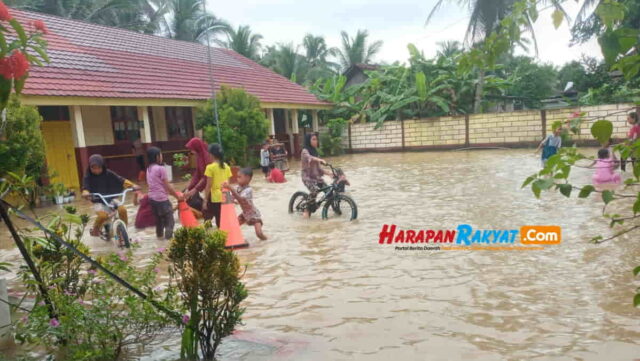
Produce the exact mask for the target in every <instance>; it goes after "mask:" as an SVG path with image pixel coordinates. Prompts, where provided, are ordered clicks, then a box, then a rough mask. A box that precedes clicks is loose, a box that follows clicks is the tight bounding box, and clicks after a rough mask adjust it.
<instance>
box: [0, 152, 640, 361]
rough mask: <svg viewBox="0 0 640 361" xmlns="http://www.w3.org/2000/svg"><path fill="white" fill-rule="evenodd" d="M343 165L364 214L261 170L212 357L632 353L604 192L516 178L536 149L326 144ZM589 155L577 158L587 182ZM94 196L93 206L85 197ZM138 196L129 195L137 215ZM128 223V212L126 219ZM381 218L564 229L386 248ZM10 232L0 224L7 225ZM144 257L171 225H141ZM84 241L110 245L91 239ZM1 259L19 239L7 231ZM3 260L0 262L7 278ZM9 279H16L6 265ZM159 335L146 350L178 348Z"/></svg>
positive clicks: (11, 255) (628, 287)
mask: <svg viewBox="0 0 640 361" xmlns="http://www.w3.org/2000/svg"><path fill="white" fill-rule="evenodd" d="M330 162H331V163H332V164H334V165H337V166H339V167H341V168H343V170H344V171H345V172H346V174H347V176H348V178H349V180H350V182H351V185H352V186H351V187H348V188H347V191H348V193H349V194H350V195H351V196H352V197H353V198H354V199H355V201H356V203H357V204H358V210H359V215H358V220H356V221H354V222H345V221H337V220H329V221H323V220H321V219H320V215H319V212H316V214H314V215H313V216H312V218H311V219H310V220H306V219H303V218H302V217H299V216H295V215H289V214H288V213H287V205H288V201H289V197H290V196H291V194H293V192H295V191H297V190H302V189H303V188H304V187H303V185H302V182H301V181H300V176H299V174H298V173H299V172H298V171H297V169H298V168H297V164H296V162H293V163H292V165H294V167H292V168H293V169H292V172H290V173H289V174H287V178H288V183H286V184H269V183H266V182H265V181H264V179H263V178H262V174H261V173H259V172H258V171H256V173H255V176H254V181H253V187H254V194H255V203H256V205H257V207H258V208H259V209H260V211H261V212H262V215H263V219H264V231H265V233H266V234H267V235H268V236H269V240H268V241H264V242H263V241H259V240H257V239H256V237H255V234H254V232H253V229H252V228H250V227H244V228H243V232H244V235H245V238H246V239H248V241H249V243H250V244H251V246H250V247H249V248H248V249H243V250H238V251H237V254H238V255H239V257H240V259H241V261H242V262H243V263H244V264H246V265H247V272H246V275H245V278H244V281H245V282H246V285H247V288H248V290H249V297H248V298H247V299H246V301H245V303H244V306H245V307H246V313H245V315H244V326H241V327H239V331H238V332H237V334H236V335H234V336H233V337H230V338H228V339H227V340H226V342H225V343H224V344H223V346H222V348H221V357H220V359H221V360H283V359H288V360H389V359H397V360H425V359H427V360H463V359H464V360H504V359H509V360H522V359H528V360H601V359H604V358H607V359H611V360H630V359H633V358H634V357H638V355H640V341H639V340H640V325H639V324H638V316H639V314H638V312H639V311H637V310H636V309H634V308H633V306H632V298H633V294H634V291H635V288H636V287H637V285H638V282H640V281H636V280H634V278H633V275H632V273H631V270H632V269H633V268H634V267H635V266H637V265H640V257H639V256H640V243H638V242H637V238H638V237H637V236H638V234H637V233H631V234H628V235H625V236H623V237H621V238H619V239H616V240H614V241H610V242H607V243H604V244H601V245H594V244H590V243H589V242H588V241H589V239H591V238H592V237H593V236H596V235H599V234H602V235H605V236H606V235H610V234H611V231H610V230H609V228H608V224H607V222H606V220H604V219H603V218H602V216H601V201H600V200H599V199H597V197H591V198H589V199H577V198H575V197H572V198H571V199H566V198H564V197H563V196H562V195H560V194H559V193H543V195H542V198H541V199H540V200H538V199H536V198H534V197H533V195H532V193H531V191H530V190H529V189H521V188H520V185H521V184H522V182H523V180H524V179H525V178H526V177H527V176H529V175H530V174H532V173H533V172H534V171H536V170H537V169H538V166H539V163H540V162H539V158H538V157H537V156H534V155H533V154H532V151H531V150H486V151H460V152H454V151H449V152H420V153H385V154H356V155H347V156H342V157H337V158H333V159H330ZM591 172H592V171H590V170H585V169H574V173H573V174H572V178H573V179H575V180H576V181H575V183H578V184H587V183H589V182H590V179H591ZM86 209H88V206H87V207H86ZM134 215H135V210H134V209H133V206H131V208H130V209H129V216H130V219H131V220H133V218H134ZM131 223H133V222H131ZM384 224H395V225H397V226H398V227H400V228H403V229H436V230H437V229H455V228H456V227H457V226H458V225H459V224H469V225H471V226H473V227H474V228H478V229H519V228H520V226H522V225H558V226H561V227H562V238H563V239H562V243H561V244H559V245H554V246H547V247H545V249H544V250H541V251H528V252H517V251H462V252H445V251H433V252H408V251H396V250H394V247H393V245H381V244H378V234H379V232H380V231H381V229H382V226H383V225H384ZM3 232H4V227H3ZM130 232H131V233H132V237H134V238H140V239H141V244H142V247H141V249H139V250H138V251H137V257H139V258H140V259H141V260H143V259H144V258H146V257H148V256H149V255H150V254H151V253H152V252H155V250H156V249H157V248H158V247H162V246H166V244H167V243H166V242H165V241H161V240H156V239H155V235H154V230H153V229H147V230H145V231H142V232H140V231H135V230H134V229H133V227H130ZM86 242H87V244H88V245H89V246H90V247H91V248H92V249H93V250H94V252H98V253H99V252H110V251H113V250H114V249H113V246H112V245H110V244H106V243H104V242H103V241H101V240H99V239H94V238H89V237H87V239H86ZM0 247H1V250H0V261H11V262H14V263H15V262H16V261H18V260H19V253H18V252H17V250H16V249H15V248H13V246H12V243H11V240H10V239H8V237H7V236H6V233H3V235H2V239H1V240H0ZM11 277H13V275H10V278H11ZM12 287H13V288H19V285H17V284H16V281H15V280H13V281H12ZM179 345H180V340H179V337H176V336H167V338H166V340H164V341H163V342H162V343H161V344H160V345H157V346H154V347H153V350H151V349H147V350H144V351H143V359H144V360H161V359H163V360H176V359H178V356H179V348H180V346H179Z"/></svg>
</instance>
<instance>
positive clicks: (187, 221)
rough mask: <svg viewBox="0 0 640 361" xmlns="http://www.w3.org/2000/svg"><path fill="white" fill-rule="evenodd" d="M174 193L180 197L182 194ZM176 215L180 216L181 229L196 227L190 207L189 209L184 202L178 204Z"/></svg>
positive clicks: (196, 223) (196, 222) (194, 217)
mask: <svg viewBox="0 0 640 361" xmlns="http://www.w3.org/2000/svg"><path fill="white" fill-rule="evenodd" d="M176 193H178V195H180V196H182V193H180V192H176ZM178 215H179V216H180V223H182V226H183V227H187V228H192V227H197V226H198V221H197V220H196V216H195V215H194V214H193V211H192V210H191V207H189V205H188V204H187V202H186V201H182V202H178Z"/></svg>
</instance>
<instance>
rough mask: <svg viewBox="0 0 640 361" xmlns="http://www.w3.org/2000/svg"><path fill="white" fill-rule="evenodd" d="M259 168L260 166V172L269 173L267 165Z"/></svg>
mask: <svg viewBox="0 0 640 361" xmlns="http://www.w3.org/2000/svg"><path fill="white" fill-rule="evenodd" d="M261 168H262V173H264V174H269V167H261Z"/></svg>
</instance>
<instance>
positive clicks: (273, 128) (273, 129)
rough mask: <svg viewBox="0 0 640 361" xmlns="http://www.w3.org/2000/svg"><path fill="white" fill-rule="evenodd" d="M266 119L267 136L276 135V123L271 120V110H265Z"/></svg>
mask: <svg viewBox="0 0 640 361" xmlns="http://www.w3.org/2000/svg"><path fill="white" fill-rule="evenodd" d="M267 119H269V135H271V136H273V137H275V135H276V121H275V119H274V118H273V108H269V109H267Z"/></svg>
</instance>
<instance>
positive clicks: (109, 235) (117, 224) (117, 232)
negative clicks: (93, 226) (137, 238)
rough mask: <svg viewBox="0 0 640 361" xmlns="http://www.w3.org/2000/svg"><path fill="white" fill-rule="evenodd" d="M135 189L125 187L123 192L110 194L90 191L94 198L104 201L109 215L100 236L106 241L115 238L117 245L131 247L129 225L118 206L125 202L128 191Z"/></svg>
mask: <svg viewBox="0 0 640 361" xmlns="http://www.w3.org/2000/svg"><path fill="white" fill-rule="evenodd" d="M133 190H134V189H133V188H128V189H125V190H124V192H122V193H117V194H109V195H102V194H100V193H89V195H90V196H91V197H93V198H92V199H100V200H101V201H102V203H103V206H104V210H105V211H106V212H107V215H108V218H107V221H106V222H105V223H104V225H103V226H102V230H101V232H100V238H101V239H103V240H104V241H106V242H111V240H112V239H113V241H114V243H115V244H116V246H118V247H121V248H122V247H125V248H129V247H131V243H130V242H129V233H128V232H127V225H126V224H125V223H124V221H123V220H121V219H120V216H119V215H118V207H119V206H120V205H122V204H124V203H125V199H126V197H127V193H129V192H131V191H133ZM118 197H121V199H120V200H118V199H117V198H118Z"/></svg>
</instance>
